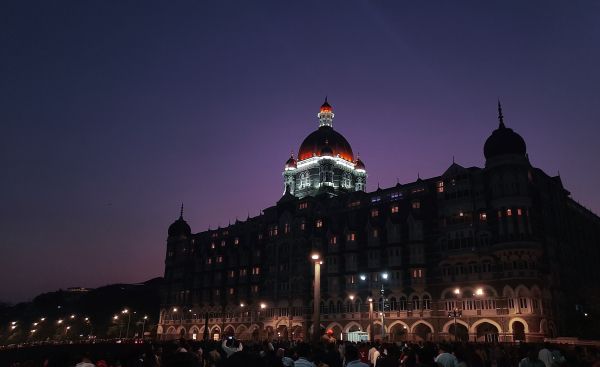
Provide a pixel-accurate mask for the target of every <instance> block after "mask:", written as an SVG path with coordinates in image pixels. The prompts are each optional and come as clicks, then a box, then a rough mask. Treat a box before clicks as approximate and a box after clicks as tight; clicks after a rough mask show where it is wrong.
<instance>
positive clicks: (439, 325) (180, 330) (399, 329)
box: [158, 317, 554, 342]
mask: <svg viewBox="0 0 600 367" xmlns="http://www.w3.org/2000/svg"><path fill="white" fill-rule="evenodd" d="M385 321H386V322H385V323H386V326H385V334H386V335H385V339H386V340H389V341H415V342H418V341H443V340H446V341H455V340H456V341H473V342H496V341H500V342H505V341H506V342H512V341H541V340H543V338H544V335H545V334H547V333H548V330H550V329H551V328H553V327H554V326H553V323H552V322H548V321H547V320H545V319H544V320H542V321H541V322H539V323H538V324H537V325H534V324H533V323H528V322H527V321H526V320H524V319H523V318H521V317H513V318H505V319H500V318H496V319H493V318H478V319H475V318H460V319H457V320H456V322H454V321H453V320H452V319H448V318H428V319H416V320H407V319H405V320H398V319H386V320H385ZM325 330H331V331H332V334H333V336H334V337H335V338H336V339H339V338H342V339H344V340H346V339H347V337H348V336H347V335H348V333H352V332H356V331H365V332H367V333H368V334H369V336H370V335H371V326H370V324H369V322H368V321H366V320H360V321H342V320H339V321H334V322H327V321H325V322H322V324H321V332H324V331H325ZM373 330H374V338H375V339H376V340H379V339H381V334H382V327H381V321H380V320H377V321H375V322H374V323H373ZM311 331H312V329H309V330H305V329H304V327H303V325H302V324H301V323H297V322H293V323H292V326H291V327H290V323H289V322H279V323H275V324H274V323H264V324H263V323H254V324H235V323H230V324H225V325H213V326H212V327H209V332H208V334H207V335H205V333H204V325H200V324H199V325H194V326H192V327H190V328H189V331H188V330H186V329H185V328H184V327H181V326H180V327H177V326H175V325H173V326H168V327H166V328H165V329H162V328H161V329H160V330H158V334H159V336H160V337H161V338H162V339H176V338H180V337H185V338H189V339H202V338H204V337H205V336H206V337H208V338H210V339H212V340H218V339H220V338H222V337H225V336H234V337H236V338H237V339H240V340H265V339H268V340H297V341H299V340H303V339H304V338H305V336H306V335H309V334H310V333H311Z"/></svg>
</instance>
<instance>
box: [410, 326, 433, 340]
mask: <svg viewBox="0 0 600 367" xmlns="http://www.w3.org/2000/svg"><path fill="white" fill-rule="evenodd" d="M413 338H414V339H415V341H431V340H432V339H433V330H431V328H430V327H429V325H426V324H424V323H419V324H417V325H416V326H414V327H413Z"/></svg>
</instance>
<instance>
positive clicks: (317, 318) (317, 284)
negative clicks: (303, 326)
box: [310, 253, 323, 343]
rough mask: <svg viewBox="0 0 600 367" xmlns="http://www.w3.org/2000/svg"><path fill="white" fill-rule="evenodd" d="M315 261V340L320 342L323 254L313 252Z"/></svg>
mask: <svg viewBox="0 0 600 367" xmlns="http://www.w3.org/2000/svg"><path fill="white" fill-rule="evenodd" d="M310 258H311V259H312V260H313V262H314V263H315V285H314V295H313V300H314V301H313V322H312V324H313V335H312V337H313V341H314V342H315V343H318V342H319V336H320V335H319V333H320V331H321V320H320V319H321V314H320V312H321V264H322V263H323V261H321V256H320V255H319V254H317V253H313V254H312V255H311V257H310Z"/></svg>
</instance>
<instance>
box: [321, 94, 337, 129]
mask: <svg viewBox="0 0 600 367" xmlns="http://www.w3.org/2000/svg"><path fill="white" fill-rule="evenodd" d="M334 116H335V115H334V113H333V108H332V107H331V105H330V104H329V102H328V101H327V96H325V102H323V104H322V105H321V108H320V110H319V113H318V114H317V117H318V118H319V127H321V126H330V127H331V126H332V124H333V117H334Z"/></svg>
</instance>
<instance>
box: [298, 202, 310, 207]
mask: <svg viewBox="0 0 600 367" xmlns="http://www.w3.org/2000/svg"><path fill="white" fill-rule="evenodd" d="M306 208H308V203H307V202H306V201H305V202H303V203H300V204H299V205H298V209H306Z"/></svg>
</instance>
